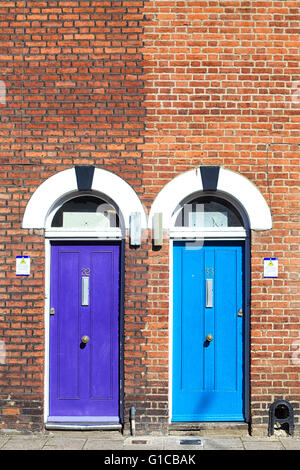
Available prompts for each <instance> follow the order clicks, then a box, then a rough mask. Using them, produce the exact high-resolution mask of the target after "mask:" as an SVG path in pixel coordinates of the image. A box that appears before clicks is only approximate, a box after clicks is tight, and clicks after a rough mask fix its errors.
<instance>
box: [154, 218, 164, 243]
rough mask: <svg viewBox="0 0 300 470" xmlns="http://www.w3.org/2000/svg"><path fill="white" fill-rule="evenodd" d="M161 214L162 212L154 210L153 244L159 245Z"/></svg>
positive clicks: (160, 240)
mask: <svg viewBox="0 0 300 470" xmlns="http://www.w3.org/2000/svg"><path fill="white" fill-rule="evenodd" d="M162 218H163V215H162V212H156V213H155V214H154V215H153V245H154V246H161V245H162V244H163V220H162Z"/></svg>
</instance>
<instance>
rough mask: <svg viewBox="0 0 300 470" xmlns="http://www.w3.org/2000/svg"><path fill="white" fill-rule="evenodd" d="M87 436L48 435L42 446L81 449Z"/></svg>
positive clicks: (46, 448) (48, 448)
mask: <svg viewBox="0 0 300 470" xmlns="http://www.w3.org/2000/svg"><path fill="white" fill-rule="evenodd" d="M86 440H87V437H85V438H80V437H74V438H72V437H50V438H48V439H47V442H46V443H45V444H44V446H43V450H82V449H83V448H84V445H85V443H86Z"/></svg>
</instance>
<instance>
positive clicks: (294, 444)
mask: <svg viewBox="0 0 300 470" xmlns="http://www.w3.org/2000/svg"><path fill="white" fill-rule="evenodd" d="M280 442H281V444H282V445H283V446H284V448H285V449H286V450H300V438H296V437H293V438H292V437H281V438H280Z"/></svg>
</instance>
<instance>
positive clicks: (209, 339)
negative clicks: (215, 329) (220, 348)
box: [205, 335, 214, 343]
mask: <svg viewBox="0 0 300 470" xmlns="http://www.w3.org/2000/svg"><path fill="white" fill-rule="evenodd" d="M205 339H206V341H208V342H209V343H210V342H211V341H212V340H213V339H214V337H213V335H206V338H205Z"/></svg>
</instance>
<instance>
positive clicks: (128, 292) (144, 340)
mask: <svg viewBox="0 0 300 470" xmlns="http://www.w3.org/2000/svg"><path fill="white" fill-rule="evenodd" d="M299 7H300V5H299V1H285V2H282V1H272V0H268V1H259V0H257V1H253V0H252V1H250V0H249V1H247V0H224V1H223V0H218V1H217V0H198V1H196V0H194V1H193V0H155V1H154V0H95V1H93V2H90V1H88V0H60V1H58V0H48V1H46V0H41V1H33V0H27V1H26V2H25V1H3V2H1V4H0V26H1V31H0V44H1V50H0V80H1V81H3V82H4V83H5V85H6V100H5V103H2V102H1V101H0V180H1V189H0V204H1V213H0V223H1V240H0V246H1V252H2V256H1V272H0V277H1V285H0V291H1V300H0V306H1V310H0V334H1V337H2V338H4V341H5V347H6V357H5V363H3V360H2V364H0V373H1V375H0V384H1V389H0V410H1V411H0V412H1V420H0V423H1V427H2V428H27V429H33V430H34V429H41V427H42V419H43V403H44V396H43V393H44V392H43V387H44V354H45V351H44V234H43V231H39V230H34V231H32V230H23V229H21V220H22V216H23V213H24V209H25V207H26V203H27V201H28V199H29V197H30V195H31V194H32V193H33V191H34V190H35V189H36V187H37V186H38V185H39V184H40V183H41V182H42V181H44V180H45V179H46V178H48V177H49V176H51V175H53V174H55V173H56V172H57V171H61V170H63V169H66V168H70V167H72V166H74V165H75V164H90V165H95V166H97V167H100V168H105V169H107V170H109V171H111V172H114V173H116V174H118V175H119V176H121V177H122V178H124V179H125V180H126V181H127V182H128V183H129V184H130V185H131V186H132V187H133V188H134V189H135V191H136V192H137V194H138V195H139V197H140V198H141V200H142V202H143V204H144V205H145V207H146V208H147V210H149V208H150V206H151V204H152V202H153V200H154V198H155V196H156V195H157V194H158V192H159V191H160V190H161V189H162V188H163V187H164V185H165V184H166V183H167V182H169V181H170V180H171V179H172V178H174V177H175V176H176V175H179V174H181V173H182V172H184V171H187V170H189V169H191V168H194V167H198V166H200V165H219V166H223V167H225V168H227V169H230V170H232V171H236V172H239V173H240V174H241V175H243V176H245V177H247V178H248V179H249V180H250V181H252V182H253V183H254V184H255V185H256V186H257V187H258V188H259V190H260V191H261V193H262V194H263V195H264V197H265V199H266V200H267V201H268V203H269V206H270V208H271V211H272V216H273V229H272V230H270V231H268V232H256V233H252V242H251V254H252V257H251V267H252V290H251V351H250V358H251V368H250V373H251V422H252V431H253V433H261V432H262V433H266V429H267V422H268V407H269V404H270V403H271V402H273V401H274V399H275V398H279V397H280V398H286V399H288V400H290V401H291V402H292V403H293V405H294V406H295V409H296V413H297V414H298V411H299V397H300V394H299V390H300V389H299V386H300V384H299V371H300V370H299V368H300V364H299V362H300V359H299V357H298V355H297V351H298V349H297V348H298V347H299V346H298V341H299V340H300V338H299V300H300V299H299V267H298V266H299V157H300V152H299V144H300V138H299V106H300V91H299V90H300V78H299V20H300V13H299ZM20 253H22V254H25V255H26V254H28V255H30V256H31V257H32V275H31V276H30V277H29V278H28V279H22V278H16V276H15V256H16V255H18V254H20ZM265 256H273V257H278V258H279V277H278V279H273V280H270V279H263V268H262V263H263V258H264V257H265ZM124 294H125V304H124V316H125V317H124V318H125V328H124V343H125V346H124V348H125V350H124V392H125V397H124V401H125V425H126V426H128V416H129V408H130V406H136V408H137V429H138V430H139V431H140V430H146V429H148V430H149V429H150V430H153V429H159V430H166V428H167V423H168V414H169V401H168V400H169V395H168V394H169V390H168V387H169V374H170V371H169V362H168V359H169V245H168V238H165V239H164V244H163V246H162V248H161V249H157V250H155V249H153V247H152V244H151V239H150V237H149V238H148V240H146V239H145V240H144V241H143V243H142V246H141V247H140V248H137V249H133V248H130V247H129V244H128V241H127V243H126V253H125V293H124ZM299 356H300V355H299Z"/></svg>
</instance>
